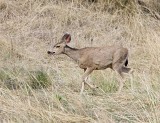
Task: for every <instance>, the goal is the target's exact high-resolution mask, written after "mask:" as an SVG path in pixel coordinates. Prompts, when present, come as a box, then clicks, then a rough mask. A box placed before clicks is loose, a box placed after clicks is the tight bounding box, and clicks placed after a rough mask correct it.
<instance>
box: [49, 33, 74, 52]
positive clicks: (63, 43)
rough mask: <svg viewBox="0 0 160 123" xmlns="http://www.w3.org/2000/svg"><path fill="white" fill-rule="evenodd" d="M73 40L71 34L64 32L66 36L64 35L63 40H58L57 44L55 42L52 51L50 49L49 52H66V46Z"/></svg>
mask: <svg viewBox="0 0 160 123" xmlns="http://www.w3.org/2000/svg"><path fill="white" fill-rule="evenodd" d="M70 41H71V35H70V34H68V33H66V34H64V36H63V37H62V39H61V41H60V42H58V43H57V44H55V45H54V46H53V49H52V51H48V52H47V53H48V54H51V55H59V54H62V53H64V51H65V46H66V45H67V44H68V43H69V42H70Z"/></svg>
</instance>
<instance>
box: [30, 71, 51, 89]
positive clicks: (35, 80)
mask: <svg viewBox="0 0 160 123" xmlns="http://www.w3.org/2000/svg"><path fill="white" fill-rule="evenodd" d="M50 85H51V81H50V80H49V77H48V75H47V73H46V72H44V71H34V72H31V74H30V86H31V87H32V88H33V89H41V88H46V87H48V86H50Z"/></svg>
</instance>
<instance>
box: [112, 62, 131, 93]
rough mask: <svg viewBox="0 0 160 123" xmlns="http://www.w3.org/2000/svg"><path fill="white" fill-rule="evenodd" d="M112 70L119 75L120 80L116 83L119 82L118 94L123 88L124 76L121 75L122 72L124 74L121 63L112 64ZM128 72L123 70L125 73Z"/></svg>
mask: <svg viewBox="0 0 160 123" xmlns="http://www.w3.org/2000/svg"><path fill="white" fill-rule="evenodd" d="M112 68H113V70H115V71H116V72H117V73H118V74H119V75H120V78H119V79H118V82H119V88H118V93H120V92H121V90H122V88H123V85H124V82H125V80H124V75H123V72H124V71H123V63H115V64H113V66H112ZM128 70H129V69H125V72H127V71H128Z"/></svg>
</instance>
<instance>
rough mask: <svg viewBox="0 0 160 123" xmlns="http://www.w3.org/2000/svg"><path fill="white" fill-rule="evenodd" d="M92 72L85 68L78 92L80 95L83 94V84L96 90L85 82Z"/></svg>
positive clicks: (91, 69) (90, 69)
mask: <svg viewBox="0 0 160 123" xmlns="http://www.w3.org/2000/svg"><path fill="white" fill-rule="evenodd" d="M93 70H94V69H93V68H87V69H86V70H85V69H84V71H85V73H84V74H83V76H82V87H81V92H80V94H82V93H83V91H84V85H85V84H87V85H88V86H89V87H90V88H91V89H95V88H96V87H94V86H93V85H91V84H89V83H88V82H87V79H88V76H89V74H91V73H92V71H93Z"/></svg>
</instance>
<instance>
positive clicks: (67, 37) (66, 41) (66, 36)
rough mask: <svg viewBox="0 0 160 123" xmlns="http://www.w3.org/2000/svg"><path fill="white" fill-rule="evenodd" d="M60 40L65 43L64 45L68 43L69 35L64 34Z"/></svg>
mask: <svg viewBox="0 0 160 123" xmlns="http://www.w3.org/2000/svg"><path fill="white" fill-rule="evenodd" d="M62 40H63V41H65V43H69V42H70V41H71V35H70V34H68V33H66V34H64V36H63V37H62Z"/></svg>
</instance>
